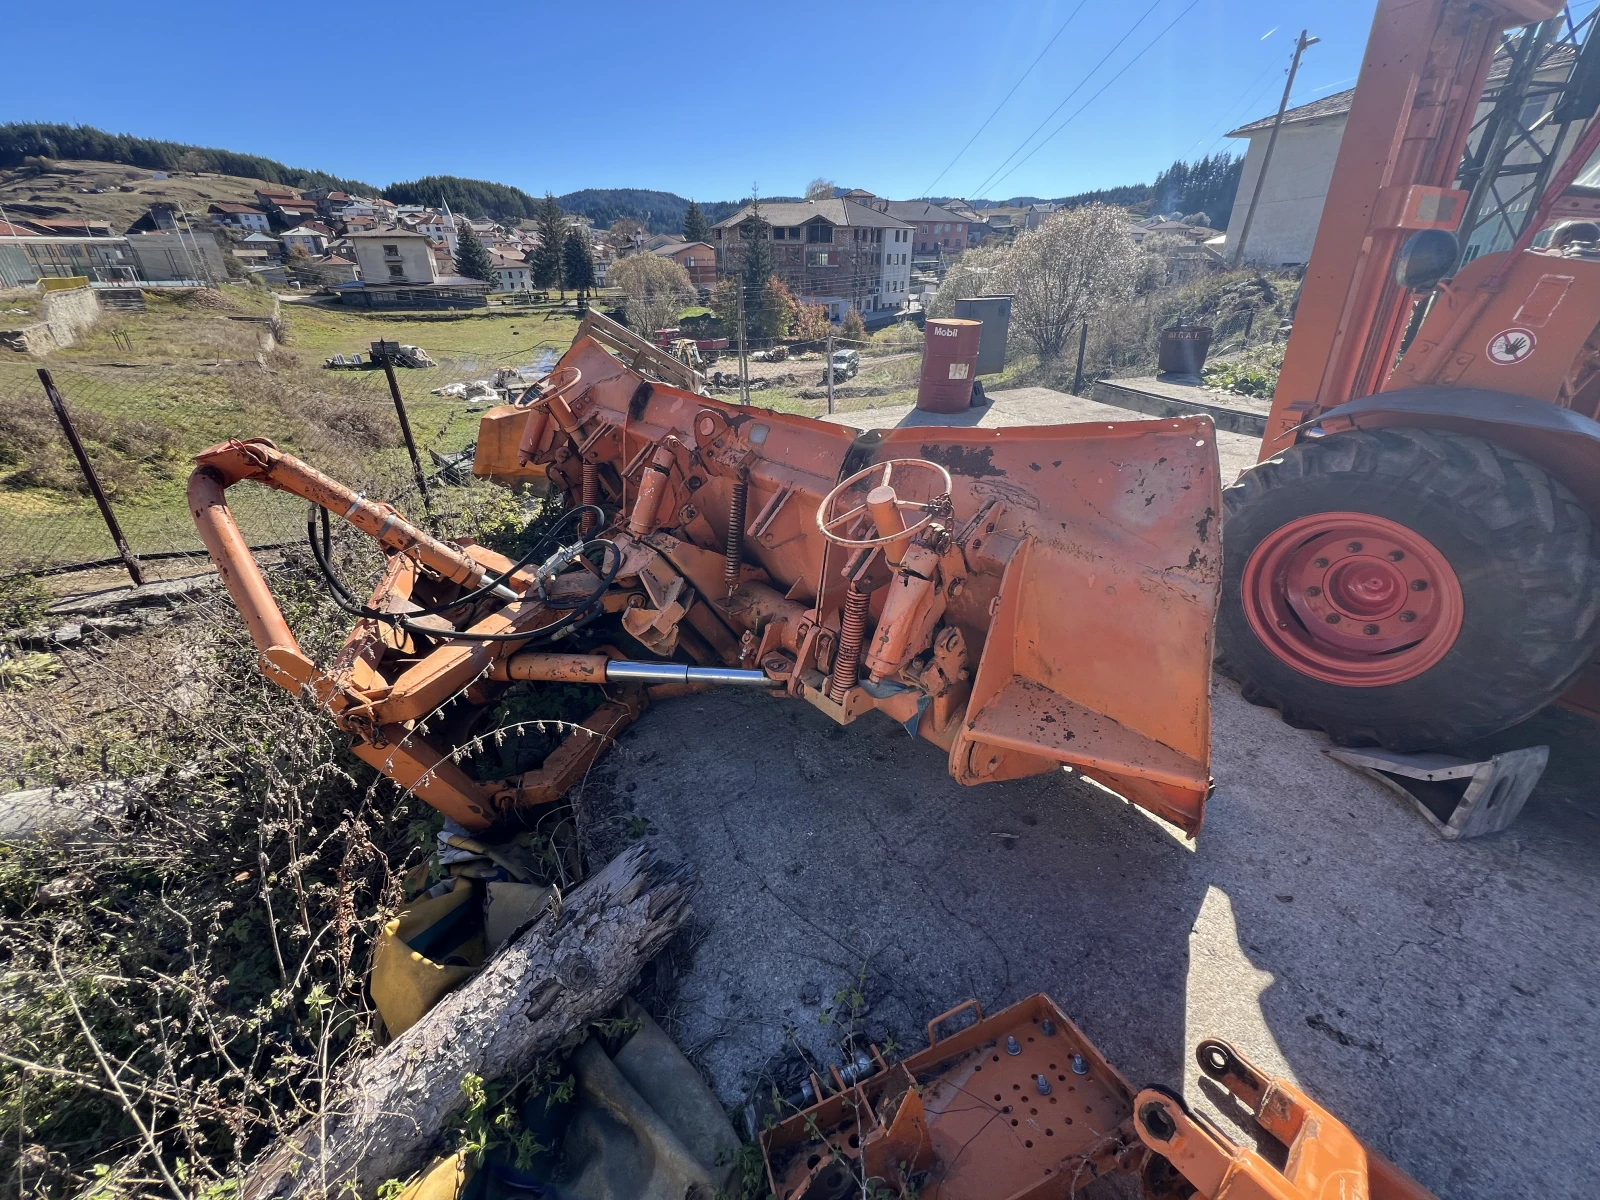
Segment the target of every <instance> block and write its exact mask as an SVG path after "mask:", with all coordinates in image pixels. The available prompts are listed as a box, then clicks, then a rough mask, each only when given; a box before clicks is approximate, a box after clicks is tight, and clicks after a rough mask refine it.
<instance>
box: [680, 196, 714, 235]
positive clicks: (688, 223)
mask: <svg viewBox="0 0 1600 1200" xmlns="http://www.w3.org/2000/svg"><path fill="white" fill-rule="evenodd" d="M683 240H684V241H686V242H709V241H710V240H711V224H710V222H708V221H707V220H706V215H705V213H703V212H701V211H700V206H699V205H698V204H696V203H695V202H694V201H693V200H691V201H689V207H688V208H687V209H685V210H684V213H683Z"/></svg>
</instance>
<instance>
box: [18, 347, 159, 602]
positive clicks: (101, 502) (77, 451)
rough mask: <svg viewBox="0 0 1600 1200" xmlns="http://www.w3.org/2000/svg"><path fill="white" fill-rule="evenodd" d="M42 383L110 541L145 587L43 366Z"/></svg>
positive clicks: (135, 580)
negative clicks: (108, 532) (97, 508)
mask: <svg viewBox="0 0 1600 1200" xmlns="http://www.w3.org/2000/svg"><path fill="white" fill-rule="evenodd" d="M39 382H40V383H42V384H44V394H45V395H46V396H48V397H49V398H50V407H51V408H53V409H55V412H56V420H57V421H60V422H61V432H62V433H64V434H66V435H67V445H69V446H71V447H72V453H73V455H74V456H75V457H76V458H77V460H78V469H79V470H81V471H82V472H83V478H84V481H85V482H86V483H87V484H88V485H89V491H90V492H91V493H93V495H94V502H95V504H96V505H98V506H99V508H100V516H101V518H102V519H104V521H105V523H106V528H107V529H108V530H109V531H110V532H111V540H112V541H113V542H115V543H116V546H117V555H118V557H119V558H121V559H122V565H123V566H125V567H126V568H127V569H128V577H129V578H130V579H132V580H133V584H134V586H135V587H143V586H144V572H143V571H141V570H140V569H139V560H138V559H137V558H135V557H134V556H133V551H132V550H131V549H130V548H129V546H128V539H127V538H125V537H123V536H122V526H121V525H119V524H117V515H116V513H114V512H112V511H111V501H109V500H107V499H106V493H105V489H103V488H102V487H101V486H100V479H99V476H97V475H96V474H95V473H94V467H93V466H92V465H91V464H90V462H89V456H88V455H87V454H85V453H84V450H83V443H82V442H80V441H79V440H78V431H77V430H76V429H74V428H73V427H72V418H71V417H69V416H67V406H66V403H65V401H63V400H62V399H61V393H60V392H58V391H57V390H56V381H55V380H54V379H52V378H50V372H49V371H47V370H45V369H44V368H43V367H40V368H39Z"/></svg>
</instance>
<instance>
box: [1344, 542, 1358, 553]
mask: <svg viewBox="0 0 1600 1200" xmlns="http://www.w3.org/2000/svg"><path fill="white" fill-rule="evenodd" d="M1345 549H1347V550H1349V551H1350V553H1351V554H1360V553H1361V543H1360V542H1351V543H1350V544H1349V545H1348V546H1346V547H1345Z"/></svg>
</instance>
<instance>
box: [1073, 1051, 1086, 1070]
mask: <svg viewBox="0 0 1600 1200" xmlns="http://www.w3.org/2000/svg"><path fill="white" fill-rule="evenodd" d="M1072 1073H1073V1074H1074V1075H1087V1074H1088V1073H1089V1060H1088V1059H1087V1058H1085V1057H1084V1056H1083V1055H1081V1054H1074V1055H1073V1056H1072Z"/></svg>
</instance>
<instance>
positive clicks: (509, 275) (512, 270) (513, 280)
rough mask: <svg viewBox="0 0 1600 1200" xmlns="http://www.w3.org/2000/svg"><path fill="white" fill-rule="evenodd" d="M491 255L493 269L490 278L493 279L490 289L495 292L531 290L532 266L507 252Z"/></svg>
mask: <svg viewBox="0 0 1600 1200" xmlns="http://www.w3.org/2000/svg"><path fill="white" fill-rule="evenodd" d="M491 257H492V258H493V260H494V270H493V271H491V272H490V278H491V279H492V280H493V281H494V288H493V289H492V290H493V291H494V292H495V293H496V294H500V293H507V294H509V293H511V292H531V291H533V268H532V267H530V266H529V265H528V264H527V263H526V262H524V261H523V260H522V259H520V258H515V257H513V256H512V255H509V254H500V253H495V254H493V255H491Z"/></svg>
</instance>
